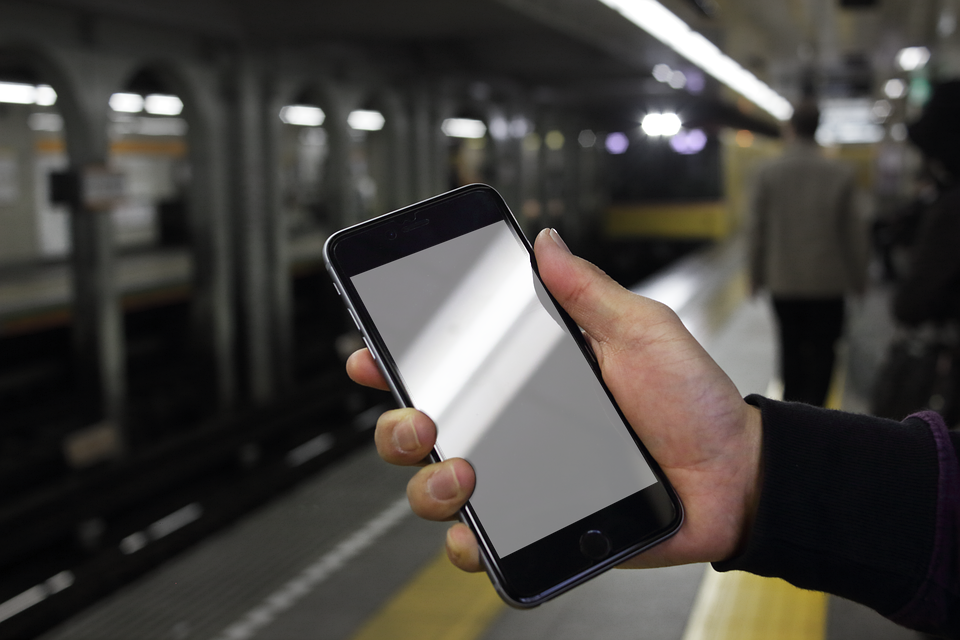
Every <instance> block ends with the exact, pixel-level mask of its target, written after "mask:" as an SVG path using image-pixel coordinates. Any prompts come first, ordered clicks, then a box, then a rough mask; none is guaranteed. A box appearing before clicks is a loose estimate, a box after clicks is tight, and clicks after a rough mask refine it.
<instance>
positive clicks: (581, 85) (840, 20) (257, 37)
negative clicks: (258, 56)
mask: <svg viewBox="0 0 960 640" xmlns="http://www.w3.org/2000/svg"><path fill="white" fill-rule="evenodd" d="M661 1H662V2H663V4H665V5H666V6H667V7H668V8H670V9H671V10H672V11H673V12H674V13H677V14H678V15H679V16H680V17H681V18H683V19H684V20H685V21H687V22H688V24H690V25H691V26H692V27H693V28H694V29H696V30H698V31H700V32H701V33H703V34H704V35H706V36H707V37H708V38H710V39H712V40H714V41H715V42H716V43H718V44H719V45H720V47H721V49H723V50H724V51H725V52H727V53H728V54H729V55H731V56H732V57H733V58H734V59H736V60H737V61H738V62H740V63H741V64H742V65H743V66H744V67H746V68H747V69H749V70H751V71H753V72H754V73H755V74H756V75H758V76H759V77H760V78H762V79H764V80H765V81H766V82H768V83H769V84H770V85H771V86H773V87H774V88H776V89H777V90H778V91H780V92H781V93H783V94H784V95H785V96H786V97H788V98H791V99H795V98H797V97H798V96H799V92H800V87H801V85H802V83H803V80H804V78H805V77H807V78H809V77H811V74H812V75H813V76H815V77H816V79H817V82H818V83H819V85H820V86H821V87H825V88H826V89H828V90H830V91H837V92H839V93H844V92H846V93H850V92H860V93H863V92H867V93H869V92H870V91H871V90H873V89H874V88H875V87H876V86H877V83H878V82H882V81H883V80H884V79H885V77H888V76H889V75H890V74H892V73H893V71H894V70H893V60H894V56H895V54H896V51H897V50H899V49H900V48H901V47H903V46H908V45H916V44H925V43H929V42H932V41H933V39H934V38H935V37H936V24H937V19H938V16H939V13H940V5H941V4H942V3H941V2H940V0H857V2H853V0H661ZM40 3H45V4H48V5H57V6H61V7H68V8H73V9H75V10H77V11H78V12H85V13H91V14H95V15H106V16H122V17H125V18H128V19H133V20H137V21H143V22H146V23H150V24H154V25H166V26H170V27H175V28H181V29H187V30H190V31H193V32H197V33H200V34H204V35H207V36H209V37H213V38H222V39H226V40H239V41H246V42H253V43H258V44H268V45H269V44H271V43H284V44H291V43H292V44H296V43H309V42H311V41H316V40H318V39H325V40H337V41H359V42H363V43H367V44H371V43H372V44H378V43H379V44H391V45H398V44H399V45H401V46H404V45H405V46H408V47H409V48H410V49H411V51H413V52H415V53H416V54H417V55H420V56H421V59H422V60H423V61H424V64H425V65H427V66H432V67H434V68H439V69H444V68H448V69H463V70H467V71H471V72H475V73H480V74H495V75H507V76H510V77H512V78H515V79H518V80H520V81H523V82H526V83H529V84H532V85H534V86H541V85H542V86H544V87H545V88H546V90H547V93H549V94H550V95H553V96H554V97H555V98H556V99H558V100H563V99H564V98H565V96H566V97H570V96H578V97H580V98H583V97H584V96H589V97H592V98H593V99H595V100H598V101H604V102H606V103H608V104H609V103H611V102H613V103H616V102H617V101H618V100H623V101H630V100H635V99H636V96H637V95H645V96H651V95H652V96H654V97H655V96H656V95H657V94H658V93H664V92H667V93H669V91H671V90H669V89H668V88H665V87H664V86H663V85H659V84H658V83H656V82H655V81H653V80H652V78H651V77H650V71H651V69H652V67H653V65H654V64H657V63H658V62H666V63H668V64H671V65H675V66H680V67H682V65H683V64H685V62H684V61H683V60H682V59H680V58H679V57H678V56H677V55H676V54H674V53H673V52H671V51H669V50H668V49H667V48H666V47H664V46H663V45H662V44H660V43H659V42H658V41H657V40H655V39H654V38H653V37H651V36H649V35H648V34H646V33H644V32H642V31H641V30H640V29H639V28H638V27H635V26H634V25H632V24H631V23H629V22H628V21H627V20H626V19H625V18H623V17H622V16H620V15H619V14H618V13H616V12H614V11H613V10H611V9H609V8H608V7H606V6H605V5H603V4H601V3H600V2H599V0H401V1H398V0H270V1H266V0H165V1H164V2H156V1H155V0H34V4H40ZM850 3H852V4H855V5H860V6H855V7H845V6H843V5H846V4H850ZM863 5H866V6H863Z"/></svg>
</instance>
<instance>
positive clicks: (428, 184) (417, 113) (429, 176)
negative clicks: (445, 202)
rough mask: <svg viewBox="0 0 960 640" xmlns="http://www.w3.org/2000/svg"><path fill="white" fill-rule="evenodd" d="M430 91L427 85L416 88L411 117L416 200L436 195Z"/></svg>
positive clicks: (434, 139) (434, 143)
mask: <svg viewBox="0 0 960 640" xmlns="http://www.w3.org/2000/svg"><path fill="white" fill-rule="evenodd" d="M430 98H431V96H430V91H429V89H428V87H427V86H426V85H421V86H419V87H417V88H416V90H415V92H414V94H413V110H412V117H411V123H412V126H411V133H412V135H411V142H412V145H411V153H412V154H413V157H412V158H411V160H412V161H413V174H414V175H413V188H414V196H415V199H416V200H423V199H425V198H429V197H430V196H432V195H435V193H436V192H435V190H434V173H435V170H434V151H435V148H436V137H435V134H434V131H433V129H434V124H435V122H434V118H433V109H432V105H431V100H430Z"/></svg>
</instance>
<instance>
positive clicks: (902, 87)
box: [883, 78, 907, 100]
mask: <svg viewBox="0 0 960 640" xmlns="http://www.w3.org/2000/svg"><path fill="white" fill-rule="evenodd" d="M883 92H884V93H885V94H886V96H887V97H888V98H890V99H891V100H896V99H897V98H902V97H903V96H904V95H905V94H906V93H907V83H906V82H904V81H903V80H900V79H899V78H893V79H892V80H887V82H886V84H884V85H883Z"/></svg>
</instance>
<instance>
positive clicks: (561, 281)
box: [534, 229, 659, 343]
mask: <svg viewBox="0 0 960 640" xmlns="http://www.w3.org/2000/svg"><path fill="white" fill-rule="evenodd" d="M534 252H535V253H536V256H537V266H538V268H539V270H540V277H541V279H542V280H543V283H544V284H545V285H546V287H547V289H548V290H549V291H550V293H551V294H552V295H553V297H554V298H556V299H557V302H559V303H560V306H562V307H563V308H564V309H565V310H566V312H567V313H569V314H570V317H572V318H573V320H574V322H576V323H577V324H578V325H579V326H580V327H581V328H583V329H584V330H585V331H586V332H587V333H588V334H590V335H591V336H592V337H593V338H594V339H596V340H598V341H600V342H608V343H616V342H619V341H620V340H619V339H620V338H622V337H623V336H621V335H620V334H621V332H622V331H623V330H624V329H625V328H626V327H628V326H629V325H630V322H629V321H627V322H625V320H628V319H627V318H626V317H625V315H626V313H625V312H627V310H631V311H633V312H636V311H637V310H638V309H637V305H641V306H646V305H650V306H654V307H655V306H659V305H658V304H657V303H655V302H653V301H650V300H647V299H645V298H642V297H640V296H637V295H635V294H633V293H631V292H630V291H627V290H626V289H624V288H623V287H621V286H620V285H619V284H617V283H616V282H615V281H614V280H613V279H612V278H611V277H610V276H608V275H607V274H606V273H604V272H603V271H601V270H600V269H599V268H598V267H597V266H595V265H594V264H592V263H590V262H587V261H586V260H584V259H583V258H579V257H577V256H575V255H573V254H572V253H570V249H568V248H567V245H566V244H565V243H564V242H563V240H562V239H561V238H560V234H558V233H557V232H556V231H555V230H554V229H544V230H543V231H541V232H540V234H539V235H538V236H537V239H536V242H535V243H534ZM649 311H654V310H653V309H652V308H651V309H649Z"/></svg>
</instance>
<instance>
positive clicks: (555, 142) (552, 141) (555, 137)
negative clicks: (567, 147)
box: [543, 129, 566, 151]
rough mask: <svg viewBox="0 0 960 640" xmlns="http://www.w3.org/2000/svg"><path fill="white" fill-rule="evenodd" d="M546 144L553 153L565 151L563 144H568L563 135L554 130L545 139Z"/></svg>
mask: <svg viewBox="0 0 960 640" xmlns="http://www.w3.org/2000/svg"><path fill="white" fill-rule="evenodd" d="M543 141H544V143H545V144H546V145H547V149H550V150H551V151H559V150H560V149H563V143H564V142H566V139H565V138H564V136H563V133H562V132H560V131H557V130H556V129H554V130H553V131H550V132H548V133H547V135H546V136H545V137H544V138H543Z"/></svg>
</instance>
